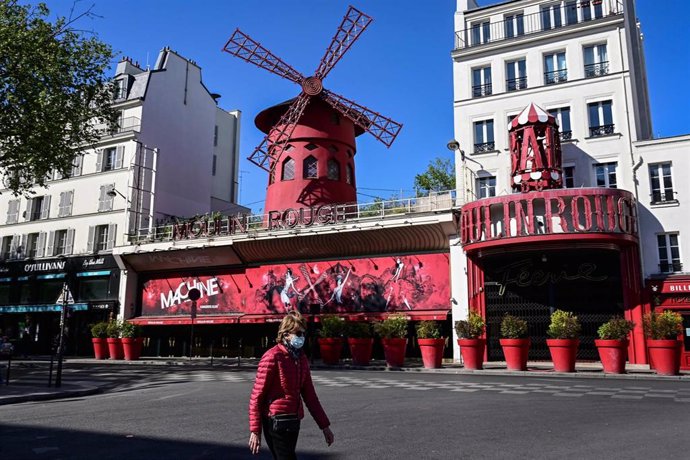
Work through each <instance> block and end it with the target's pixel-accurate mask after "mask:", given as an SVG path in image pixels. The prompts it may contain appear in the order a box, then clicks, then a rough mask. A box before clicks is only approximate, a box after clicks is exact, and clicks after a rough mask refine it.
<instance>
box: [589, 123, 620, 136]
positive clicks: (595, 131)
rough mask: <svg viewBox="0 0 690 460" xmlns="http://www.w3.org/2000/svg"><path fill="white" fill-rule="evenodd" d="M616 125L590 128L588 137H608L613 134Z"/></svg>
mask: <svg viewBox="0 0 690 460" xmlns="http://www.w3.org/2000/svg"><path fill="white" fill-rule="evenodd" d="M615 127H616V125H601V126H590V127H589V137H599V136H608V135H609V134H613V133H614V129H615Z"/></svg>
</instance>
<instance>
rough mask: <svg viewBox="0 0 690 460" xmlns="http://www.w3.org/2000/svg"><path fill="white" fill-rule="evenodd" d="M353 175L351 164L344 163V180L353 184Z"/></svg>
mask: <svg viewBox="0 0 690 460" xmlns="http://www.w3.org/2000/svg"><path fill="white" fill-rule="evenodd" d="M354 179H355V177H354V175H353V174H352V166H350V165H349V164H347V165H345V182H347V183H348V184H350V185H352V184H354Z"/></svg>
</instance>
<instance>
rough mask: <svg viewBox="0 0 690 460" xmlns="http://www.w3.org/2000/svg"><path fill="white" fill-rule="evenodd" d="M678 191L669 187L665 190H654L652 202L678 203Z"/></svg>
mask: <svg viewBox="0 0 690 460" xmlns="http://www.w3.org/2000/svg"><path fill="white" fill-rule="evenodd" d="M676 193H678V192H674V191H673V190H671V189H667V190H665V191H663V192H662V191H661V190H653V191H652V203H651V204H670V203H678V200H676V197H675V194H676Z"/></svg>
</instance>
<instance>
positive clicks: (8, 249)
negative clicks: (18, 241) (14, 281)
mask: <svg viewBox="0 0 690 460" xmlns="http://www.w3.org/2000/svg"><path fill="white" fill-rule="evenodd" d="M13 241H14V236H12V235H10V236H3V237H2V246H0V259H3V260H5V259H9V258H10V257H11V256H12V253H13V252H14V250H13V244H12V242H13Z"/></svg>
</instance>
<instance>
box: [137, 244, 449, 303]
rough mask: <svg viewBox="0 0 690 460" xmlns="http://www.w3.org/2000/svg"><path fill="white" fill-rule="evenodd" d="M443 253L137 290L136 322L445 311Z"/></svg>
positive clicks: (277, 268) (263, 270)
mask: <svg viewBox="0 0 690 460" xmlns="http://www.w3.org/2000/svg"><path fill="white" fill-rule="evenodd" d="M449 271H450V268H449V261H448V255H447V254H420V255H412V256H410V255H406V256H394V257H378V258H367V259H350V260H335V261H320V262H313V263H312V262H303V263H296V264H280V265H264V266H261V267H251V268H247V269H246V270H242V271H234V272H224V273H219V274H217V275H212V276H199V277H186V278H185V277H177V278H163V279H152V280H150V281H148V282H146V283H144V290H143V293H142V315H143V316H168V315H189V314H190V312H191V301H190V300H188V298H187V296H188V293H189V290H190V289H192V288H194V287H196V288H197V289H199V290H200V291H201V298H200V299H199V301H198V302H197V314H198V315H200V316H201V315H232V314H238V315H239V314H276V313H279V314H280V313H285V312H286V311H288V310H291V309H298V310H300V311H302V312H303V313H309V312H315V311H316V312H320V313H357V312H395V311H401V312H405V311H412V310H443V309H450V301H449V299H450V287H449V279H450V274H449Z"/></svg>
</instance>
